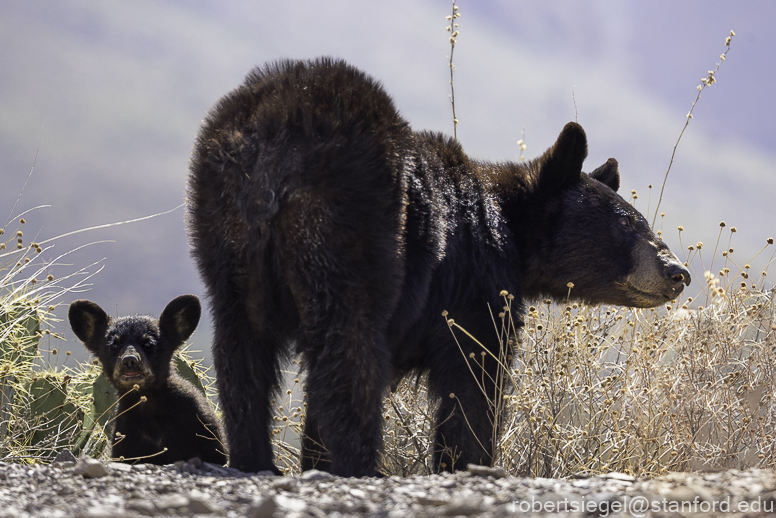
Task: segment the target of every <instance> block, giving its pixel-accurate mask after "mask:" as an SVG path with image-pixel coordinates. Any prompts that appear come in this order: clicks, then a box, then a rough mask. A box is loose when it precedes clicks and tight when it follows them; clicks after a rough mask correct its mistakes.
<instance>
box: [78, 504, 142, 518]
mask: <svg viewBox="0 0 776 518" xmlns="http://www.w3.org/2000/svg"><path fill="white" fill-rule="evenodd" d="M75 516H76V518H134V517H135V516H137V515H135V514H134V513H125V512H123V511H120V510H119V509H116V508H115V507H108V506H105V505H100V504H96V505H92V506H90V507H89V509H88V510H87V511H81V512H79V513H77V514H76V515H75Z"/></svg>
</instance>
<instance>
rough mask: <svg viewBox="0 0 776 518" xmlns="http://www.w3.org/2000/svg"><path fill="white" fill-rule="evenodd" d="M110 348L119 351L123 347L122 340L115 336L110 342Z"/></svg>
mask: <svg viewBox="0 0 776 518" xmlns="http://www.w3.org/2000/svg"><path fill="white" fill-rule="evenodd" d="M108 346H109V347H110V348H111V349H118V348H119V347H121V339H120V338H119V337H118V336H114V337H113V338H111V339H109V340H108Z"/></svg>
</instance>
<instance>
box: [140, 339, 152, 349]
mask: <svg viewBox="0 0 776 518" xmlns="http://www.w3.org/2000/svg"><path fill="white" fill-rule="evenodd" d="M141 343H142V344H143V347H145V348H146V349H150V348H151V347H153V346H154V345H155V344H154V341H153V339H152V338H144V339H143V341H142V342H141Z"/></svg>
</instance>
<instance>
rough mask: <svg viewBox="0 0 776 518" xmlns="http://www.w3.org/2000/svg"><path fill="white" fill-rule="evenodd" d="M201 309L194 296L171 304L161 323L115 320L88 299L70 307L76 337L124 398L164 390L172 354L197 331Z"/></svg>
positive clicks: (143, 318) (133, 318)
mask: <svg viewBox="0 0 776 518" xmlns="http://www.w3.org/2000/svg"><path fill="white" fill-rule="evenodd" d="M201 312H202V308H201V306H200V304H199V299H197V297H195V296H194V295H181V296H180V297H177V298H175V299H173V300H172V301H171V302H170V303H169V304H167V307H165V308H164V311H162V315H161V316H160V317H159V320H157V319H155V318H153V317H147V316H131V317H121V318H116V319H112V318H110V317H109V316H108V314H107V313H105V311H104V310H103V309H102V308H101V307H100V306H98V305H97V304H95V303H94V302H91V301H89V300H76V301H75V302H73V303H72V304H70V310H69V311H68V318H69V320H70V327H72V328H73V332H74V333H75V334H76V336H77V337H78V338H79V339H80V340H81V341H82V342H83V343H84V346H85V347H86V348H87V349H88V350H89V351H90V352H91V353H92V354H94V355H95V356H96V357H97V358H99V360H100V362H101V363H102V366H103V372H105V375H106V376H108V378H109V379H110V380H111V382H112V383H113V386H114V387H116V390H118V391H119V393H120V394H123V393H125V392H127V391H128V390H130V389H132V388H133V387H134V386H135V385H137V387H138V389H140V390H143V389H151V388H154V387H160V386H163V385H164V384H165V383H166V382H167V379H168V378H169V376H170V362H171V360H172V355H173V353H174V352H175V350H176V349H178V348H179V347H180V346H181V345H183V343H184V342H185V341H186V340H187V339H188V338H189V336H191V333H192V332H194V329H196V327H197V323H198V322H199V317H200V314H201Z"/></svg>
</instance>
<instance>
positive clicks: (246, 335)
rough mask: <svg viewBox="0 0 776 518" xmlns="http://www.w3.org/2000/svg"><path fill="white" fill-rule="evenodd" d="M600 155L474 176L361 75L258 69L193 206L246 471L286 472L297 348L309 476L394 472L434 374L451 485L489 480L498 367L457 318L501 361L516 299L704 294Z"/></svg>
mask: <svg viewBox="0 0 776 518" xmlns="http://www.w3.org/2000/svg"><path fill="white" fill-rule="evenodd" d="M586 154H587V144H586V138H585V133H584V132H583V131H582V128H581V127H580V126H579V125H577V124H574V123H569V124H568V125H566V127H565V128H564V129H563V131H562V132H561V134H560V136H559V137H558V141H557V142H556V143H555V145H554V146H553V147H552V148H550V149H549V150H548V151H547V152H546V153H545V154H544V155H543V156H541V157H540V158H538V159H536V160H534V161H532V162H530V163H528V164H513V163H500V164H493V163H487V162H477V161H473V160H470V159H469V158H468V157H467V156H466V154H464V152H463V150H462V149H461V147H460V146H459V144H458V143H457V142H456V141H453V140H451V139H449V138H447V137H444V136H442V135H440V134H436V133H427V132H420V133H418V132H413V131H412V130H411V129H410V127H409V125H408V124H407V122H406V121H405V120H404V119H402V118H401V117H400V116H399V114H398V112H397V111H396V109H395V108H394V106H393V103H392V101H391V99H390V97H389V96H388V95H387V94H386V93H385V92H384V91H383V90H382V88H381V87H380V86H379V85H378V84H377V83H376V82H375V81H373V80H372V79H370V78H369V77H367V76H366V75H365V74H363V73H362V72H360V71H358V70H356V69H354V68H352V67H350V66H348V65H347V64H345V63H343V62H341V61H333V60H330V59H320V60H316V61H299V62H296V61H282V62H278V63H274V64H270V65H267V66H265V67H263V68H259V69H256V70H253V71H252V72H251V73H250V74H249V75H248V76H247V78H246V80H245V83H244V84H243V85H242V86H240V87H239V88H237V89H236V90H234V91H233V92H231V93H229V94H228V95H226V96H225V97H224V98H223V99H221V100H220V101H219V102H218V103H217V104H216V106H215V107H214V108H213V110H212V111H211V112H210V114H209V115H208V117H207V118H206V120H205V122H204V124H203V127H202V129H201V131H200V134H199V136H198V138H197V141H196V144H195V148H194V153H193V157H192V163H191V175H190V178H189V185H188V197H187V198H188V200H187V201H188V224H189V232H190V238H191V243H192V245H193V254H194V257H195V259H196V261H197V263H198V266H199V270H200V273H201V275H202V278H203V279H204V282H205V285H206V286H207V289H208V293H209V297H210V302H211V308H212V311H213V318H214V325H215V329H214V332H215V338H214V340H215V341H214V345H213V353H214V362H215V367H216V372H217V374H218V386H219V390H220V397H221V402H222V405H223V409H224V417H225V425H226V433H227V442H228V445H229V448H230V459H231V460H230V462H231V465H232V466H234V467H237V468H239V469H242V470H245V471H258V470H266V469H273V470H275V466H274V465H273V459H272V450H271V448H270V421H271V415H272V412H271V409H270V408H269V400H270V396H271V394H272V392H273V390H274V388H275V387H276V385H277V383H278V381H279V379H280V378H279V374H278V369H279V365H280V362H281V360H282V358H283V357H285V356H286V355H287V354H288V352H289V346H290V345H291V344H295V345H296V350H297V351H298V352H300V353H302V354H303V358H304V360H305V365H306V369H307V401H308V410H307V415H306V423H305V433H306V437H305V439H304V442H303V458H302V467H303V468H304V469H310V468H312V467H317V468H318V469H327V470H330V471H332V472H333V473H336V474H339V475H356V476H357V475H374V474H375V473H376V468H375V465H376V459H377V455H378V451H379V449H380V447H381V442H382V441H381V431H382V430H381V427H382V419H381V414H382V404H381V403H382V397H383V396H384V394H385V392H386V388H387V387H388V386H389V383H390V382H391V380H392V379H397V378H398V377H400V376H403V375H405V374H407V373H410V372H422V371H428V372H429V383H430V388H431V391H432V393H434V394H436V395H437V396H438V397H440V398H441V405H440V410H439V415H438V423H439V425H438V428H437V438H436V441H437V445H438V446H439V447H438V449H437V453H436V455H435V462H436V463H437V468H444V469H448V470H450V469H454V468H459V467H465V466H466V464H467V463H470V462H472V463H478V464H489V463H490V462H491V454H492V447H493V445H492V443H491V438H492V436H493V428H492V425H491V424H490V419H489V417H488V404H487V401H486V399H485V397H484V396H483V394H482V391H481V390H480V388H479V387H478V386H477V382H476V380H475V379H474V378H473V376H472V374H471V372H470V370H469V366H468V365H467V361H468V355H469V353H470V352H475V353H477V354H476V357H477V361H481V357H480V355H479V353H480V352H481V350H480V349H479V347H478V346H477V345H476V344H475V343H474V342H473V341H471V340H469V339H467V338H466V337H465V336H459V337H458V339H459V341H460V344H461V347H462V349H463V350H462V351H461V350H459V348H458V346H457V345H456V343H455V341H454V340H453V337H452V335H451V331H450V329H449V328H448V326H447V324H446V322H445V319H444V318H442V316H441V313H442V311H443V310H447V311H449V316H450V317H453V318H455V320H456V322H457V323H459V324H461V325H462V326H463V327H464V328H466V329H467V330H468V331H470V332H471V333H472V334H473V335H474V336H476V337H477V338H479V340H481V341H482V342H483V343H484V344H485V345H486V346H487V347H488V348H489V349H490V350H491V351H492V352H493V353H494V354H495V355H496V356H498V353H499V351H498V342H497V340H496V332H495V330H494V325H493V321H492V319H491V315H490V309H489V308H493V309H494V310H496V311H498V308H500V307H501V306H503V304H504V301H503V300H502V299H500V297H499V291H500V290H502V289H506V290H508V291H509V292H510V293H512V294H514V295H515V297H516V298H515V301H514V303H515V305H516V306H517V308H518V309H521V307H522V306H521V302H522V300H523V298H524V297H538V296H550V297H555V298H560V299H565V298H566V296H567V294H568V291H569V288H568V287H567V283H569V282H573V283H574V286H575V287H574V288H573V289H572V290H571V296H572V297H573V298H576V299H582V300H585V301H588V302H592V303H598V302H609V303H616V304H628V305H632V306H642V307H648V306H655V305H658V304H660V303H663V302H665V301H667V300H670V299H672V298H674V297H675V296H676V295H678V294H679V292H681V290H682V287H683V282H687V283H689V273H688V272H687V270H686V269H685V268H684V267H683V266H682V265H681V264H680V263H679V262H678V260H677V259H676V258H675V257H674V256H673V254H671V253H670V251H668V249H667V247H666V246H665V245H664V244H663V243H662V242H661V241H659V240H658V239H657V237H656V236H655V235H654V234H653V233H652V232H651V231H650V229H649V227H648V225H647V223H646V222H645V220H644V218H643V217H642V216H641V215H640V214H639V213H638V212H637V211H636V210H635V209H634V208H633V207H632V206H631V205H629V204H628V203H626V202H625V201H624V200H623V199H622V198H620V197H619V196H618V195H617V194H616V193H615V191H614V189H617V188H618V187H619V172H618V170H617V162H616V161H615V160H614V159H610V160H609V161H608V162H607V163H606V164H604V165H603V166H601V167H600V168H598V169H597V170H596V171H595V172H594V174H593V177H591V176H588V175H586V174H582V172H581V169H582V162H583V161H584V159H585V156H586ZM488 305H490V306H488ZM485 368H486V370H487V371H488V373H489V374H490V375H491V376H492V375H493V373H494V372H495V369H496V365H495V361H492V360H488V359H486V361H485ZM477 369H479V367H477ZM478 372H479V371H478ZM485 378H486V379H487V376H486V377H485ZM486 390H487V393H489V394H493V393H494V387H493V386H492V385H491V386H490V387H486ZM450 393H454V394H455V396H456V397H455V398H450V397H449V394H450ZM321 445H324V446H325V447H322V446H321ZM442 446H447V447H448V448H449V449H450V451H454V452H456V454H457V455H458V457H457V458H452V457H451V456H450V454H449V453H447V452H445V451H443V448H442Z"/></svg>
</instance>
